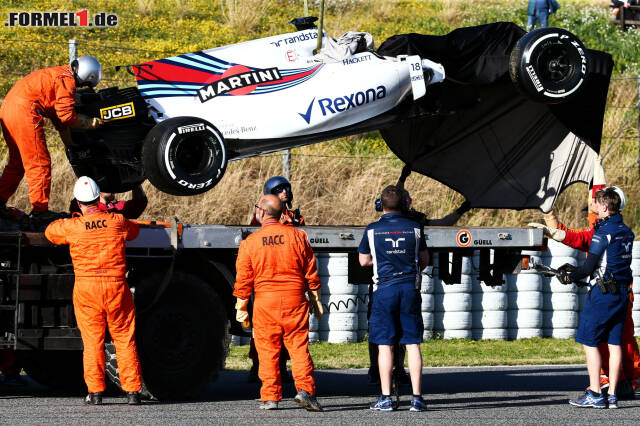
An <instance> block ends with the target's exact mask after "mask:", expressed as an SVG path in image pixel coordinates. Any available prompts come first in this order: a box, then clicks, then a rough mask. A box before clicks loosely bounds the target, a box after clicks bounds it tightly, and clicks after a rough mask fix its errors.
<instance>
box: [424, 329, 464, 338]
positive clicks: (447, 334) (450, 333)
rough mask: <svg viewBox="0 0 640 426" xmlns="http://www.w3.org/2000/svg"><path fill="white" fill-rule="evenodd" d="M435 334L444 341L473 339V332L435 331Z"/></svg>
mask: <svg viewBox="0 0 640 426" xmlns="http://www.w3.org/2000/svg"><path fill="white" fill-rule="evenodd" d="M433 332H434V333H435V334H438V335H440V336H442V338H443V339H471V338H472V334H471V330H433Z"/></svg>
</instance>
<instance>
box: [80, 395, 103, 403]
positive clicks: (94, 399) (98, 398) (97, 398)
mask: <svg viewBox="0 0 640 426" xmlns="http://www.w3.org/2000/svg"><path fill="white" fill-rule="evenodd" d="M84 403H85V404H88V405H101V404H102V392H96V393H89V394H87V396H86V397H85V398H84Z"/></svg>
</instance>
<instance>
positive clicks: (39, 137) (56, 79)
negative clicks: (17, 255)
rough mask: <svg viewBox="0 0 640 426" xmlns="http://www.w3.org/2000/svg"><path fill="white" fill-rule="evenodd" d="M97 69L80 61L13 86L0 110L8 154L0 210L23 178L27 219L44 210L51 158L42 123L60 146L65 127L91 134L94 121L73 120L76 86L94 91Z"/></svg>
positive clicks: (38, 73)
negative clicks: (28, 211) (55, 134)
mask: <svg viewBox="0 0 640 426" xmlns="http://www.w3.org/2000/svg"><path fill="white" fill-rule="evenodd" d="M101 78H102V67H101V66H100V63H99V62H98V61H97V60H96V59H95V58H93V57H92V56H81V57H80V58H78V59H77V60H75V61H73V63H72V64H71V65H63V66H58V67H50V68H44V69H41V70H37V71H34V72H32V73H31V74H29V75H27V76H26V77H24V78H22V79H21V80H19V81H18V82H17V83H16V84H15V86H13V87H12V88H11V90H9V93H7V96H6V97H5V98H4V101H3V102H2V107H0V125H1V127H2V134H3V135H4V139H5V141H6V143H7V147H8V148H9V161H8V163H7V165H6V166H5V169H4V171H3V173H2V176H1V177H0V204H2V205H3V206H4V205H6V202H7V200H8V199H9V198H10V197H11V196H12V195H13V194H14V193H15V192H16V189H17V188H18V185H19V184H20V181H21V180H22V177H23V176H24V175H25V172H26V175H27V184H28V185H29V201H30V202H31V206H32V208H33V213H35V214H40V215H42V214H43V213H45V212H47V211H48V209H49V194H50V193H51V157H50V156H49V150H48V149H47V141H46V139H45V135H44V119H45V118H48V119H50V120H51V121H52V122H53V124H54V126H55V127H56V129H57V130H58V131H59V132H60V134H61V136H62V140H63V142H65V144H68V143H70V142H69V141H70V137H69V133H68V130H67V129H68V127H70V126H71V127H77V128H87V129H90V128H95V127H98V126H99V125H101V124H102V121H101V120H100V119H99V118H90V117H87V116H84V115H82V114H77V113H76V112H75V109H74V105H75V91H76V86H84V85H88V86H91V87H93V86H95V85H96V84H98V82H99V81H100V79H101Z"/></svg>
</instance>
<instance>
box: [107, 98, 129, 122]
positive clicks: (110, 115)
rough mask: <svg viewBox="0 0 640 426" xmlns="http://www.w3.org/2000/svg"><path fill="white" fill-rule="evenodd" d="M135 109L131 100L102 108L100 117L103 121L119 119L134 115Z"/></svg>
mask: <svg viewBox="0 0 640 426" xmlns="http://www.w3.org/2000/svg"><path fill="white" fill-rule="evenodd" d="M135 115H136V111H135V109H134V108H133V102H127V103H126V104H120V105H115V106H110V107H107V108H102V109H101V110H100V118H102V120H104V121H113V120H121V119H123V118H129V117H135Z"/></svg>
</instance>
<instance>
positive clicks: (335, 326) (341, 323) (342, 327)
mask: <svg viewBox="0 0 640 426" xmlns="http://www.w3.org/2000/svg"><path fill="white" fill-rule="evenodd" d="M365 314H366V313H365ZM357 330H358V312H347V313H342V312H331V313H329V315H323V316H321V317H320V319H319V321H318V331H357Z"/></svg>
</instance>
